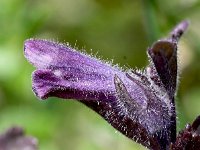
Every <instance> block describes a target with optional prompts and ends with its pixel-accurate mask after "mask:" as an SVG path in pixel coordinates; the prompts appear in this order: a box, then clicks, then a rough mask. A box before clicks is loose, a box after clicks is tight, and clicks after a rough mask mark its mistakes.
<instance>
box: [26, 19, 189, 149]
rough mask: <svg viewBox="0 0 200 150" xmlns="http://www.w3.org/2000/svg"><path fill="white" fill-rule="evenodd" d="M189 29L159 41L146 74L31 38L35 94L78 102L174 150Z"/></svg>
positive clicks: (130, 133)
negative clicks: (180, 45) (180, 49)
mask: <svg viewBox="0 0 200 150" xmlns="http://www.w3.org/2000/svg"><path fill="white" fill-rule="evenodd" d="M187 26H188V22H187V21H183V22H181V23H180V24H178V26H176V27H175V29H174V30H173V31H172V32H171V35H170V37H169V38H166V39H161V40H158V41H157V42H155V43H154V44H153V46H152V47H151V48H149V49H148V56H149V59H150V61H149V62H150V63H149V65H148V66H147V67H146V69H145V70H142V71H138V70H131V69H130V70H123V69H122V68H120V67H118V66H113V65H112V64H110V63H108V62H104V61H102V60H99V59H97V58H94V57H91V56H89V55H87V54H84V53H81V52H78V51H76V50H74V49H73V48H72V47H70V46H68V45H63V44H59V43H56V42H52V41H47V40H39V39H29V40H27V41H25V46H24V54H25V57H26V58H27V59H28V61H29V62H30V63H31V64H33V65H34V66H35V67H36V68H37V70H36V71H35V72H34V73H33V75H32V78H33V79H32V80H33V91H34V93H35V94H36V96H37V97H39V98H41V99H46V98H48V97H51V96H54V97H59V98H65V99H77V100H79V101H80V102H82V103H84V104H85V105H87V106H88V107H90V108H91V109H93V110H94V111H96V112H97V113H99V114H100V115H101V116H102V117H103V118H104V119H105V120H107V121H108V122H109V123H110V124H111V125H112V126H113V127H114V128H116V129H117V130H119V131H120V132H121V133H123V134H124V135H126V136H127V137H129V138H131V139H133V140H134V141H137V142H138V143H140V144H142V145H144V146H145V147H147V148H149V149H154V150H159V149H169V147H170V144H171V143H174V142H175V141H176V110H175V102H174V97H175V94H176V88H177V78H178V66H177V42H178V40H179V38H180V37H181V35H182V34H183V32H184V31H185V30H186V28H187Z"/></svg>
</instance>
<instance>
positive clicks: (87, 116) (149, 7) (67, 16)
mask: <svg viewBox="0 0 200 150" xmlns="http://www.w3.org/2000/svg"><path fill="white" fill-rule="evenodd" d="M0 8H1V9H0V131H1V132H3V131H5V130H6V128H8V127H11V126H13V125H18V126H22V127H24V128H25V129H26V131H27V132H28V134H31V135H33V136H35V137H37V138H38V140H39V146H40V149H41V150H60V149H66V150H67V149H69V150H105V149H109V150H122V149H125V150H132V149H138V150H143V149H144V148H143V147H142V146H140V145H138V144H136V143H134V142H132V141H131V140H129V139H127V138H126V137H124V136H123V135H121V134H120V133H116V132H115V129H113V128H112V127H111V126H110V125H109V124H108V123H106V122H105V121H104V120H103V119H102V118H101V117H99V116H98V115H97V114H95V113H94V112H93V111H92V110H90V109H88V108H87V107H85V106H83V105H82V104H79V103H77V102H75V101H73V100H71V101H61V100H58V99H56V98H51V99H49V100H48V101H39V100H37V98H36V97H35V96H34V95H33V93H32V91H31V72H32V71H33V70H34V68H33V67H32V66H31V65H30V64H29V63H27V61H26V60H25V59H24V57H23V41H24V40H25V39H27V38H31V37H35V38H45V39H53V40H56V41H60V42H69V43H70V44H71V45H72V46H73V47H76V48H77V49H84V50H85V51H87V52H88V53H93V54H96V53H97V52H98V54H97V56H102V58H103V59H108V60H111V59H114V63H119V64H120V65H121V66H128V67H131V68H135V66H137V67H138V68H142V67H143V66H145V65H146V64H147V57H146V49H147V47H148V46H150V45H151V44H152V42H153V41H155V40H157V39H158V38H160V37H164V36H166V35H167V33H168V31H170V29H171V28H172V27H173V26H174V25H175V24H176V23H178V22H179V21H181V20H182V19H189V20H190V21H191V25H190V27H189V31H188V32H187V33H186V34H185V35H184V37H183V38H182V39H181V42H180V44H179V49H180V50H179V59H180V70H181V71H182V73H181V77H180V81H181V82H180V86H179V91H178V94H177V95H178V98H177V106H178V116H179V120H180V123H179V129H181V128H183V127H184V125H185V124H186V123H187V122H191V121H192V120H193V119H194V118H195V117H196V116H197V115H199V114H200V109H199V108H200V61H199V58H200V28H199V27H200V21H199V17H200V2H199V1H198V0H190V1H187V0H177V1H159V0H152V1H145V0H138V1H133V0H115V1H108V0H43V1H41V0H1V1H0ZM91 49H92V50H91Z"/></svg>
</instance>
